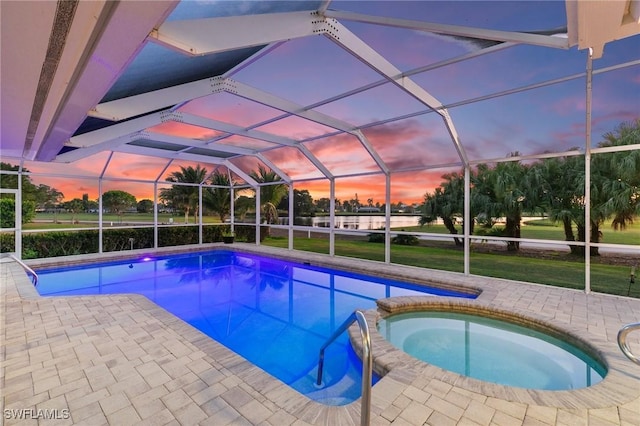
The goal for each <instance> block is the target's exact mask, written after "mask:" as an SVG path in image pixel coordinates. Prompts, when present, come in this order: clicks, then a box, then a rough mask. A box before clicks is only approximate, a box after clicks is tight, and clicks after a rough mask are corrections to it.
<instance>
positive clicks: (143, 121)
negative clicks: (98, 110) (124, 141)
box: [66, 112, 167, 148]
mask: <svg viewBox="0 0 640 426" xmlns="http://www.w3.org/2000/svg"><path fill="white" fill-rule="evenodd" d="M165 121H167V114H166V113H165V112H157V113H154V114H150V115H146V116H144V117H139V118H134V119H133V120H129V121H124V122H122V123H118V124H114V125H112V126H109V127H104V128H102V129H98V130H94V131H93V132H87V133H83V134H81V135H78V136H74V137H72V138H71V139H69V142H67V144H66V145H67V146H73V147H77V148H84V147H88V146H92V145H96V144H99V143H103V142H105V141H109V140H113V139H116V138H119V137H122V136H127V135H129V134H132V133H136V132H139V131H141V130H144V129H146V128H148V127H153V126H156V125H158V124H161V123H163V122H165Z"/></svg>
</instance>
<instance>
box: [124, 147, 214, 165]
mask: <svg viewBox="0 0 640 426" xmlns="http://www.w3.org/2000/svg"><path fill="white" fill-rule="evenodd" d="M113 151H114V152H122V153H125V154H136V155H144V156H147V157H159V158H169V159H173V160H186V161H193V162H195V163H205V164H207V163H209V164H216V165H218V164H223V163H224V160H223V159H222V158H217V157H208V156H206V155H197V154H190V153H188V152H179V153H176V152H171V151H165V150H164V149H156V148H142V147H139V146H134V145H126V144H124V145H118V146H117V147H114V149H113Z"/></svg>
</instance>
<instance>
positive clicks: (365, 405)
mask: <svg viewBox="0 0 640 426" xmlns="http://www.w3.org/2000/svg"><path fill="white" fill-rule="evenodd" d="M354 322H357V323H358V328H359V330H360V338H361V339H362V402H361V404H360V425H361V426H368V425H369V423H370V417H371V380H372V376H373V372H372V370H373V362H372V356H371V336H370V334H369V326H368V325H367V320H366V319H365V317H364V314H363V313H362V312H361V311H359V310H357V309H356V310H355V311H353V312H352V313H351V315H349V317H348V318H347V319H346V320H345V321H344V322H343V323H342V325H341V326H340V327H338V329H337V330H336V331H335V332H334V333H333V334H332V335H331V337H329V339H328V340H327V341H326V342H325V344H324V345H322V347H321V348H320V357H319V360H318V380H317V385H320V384H321V383H322V370H323V367H324V350H325V349H326V348H327V347H328V346H329V345H330V344H331V343H333V341H334V340H335V339H336V338H338V336H340V335H341V334H342V333H344V332H345V331H346V330H347V329H348V328H349V327H350V326H351V324H353V323H354Z"/></svg>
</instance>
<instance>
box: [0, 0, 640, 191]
mask: <svg viewBox="0 0 640 426" xmlns="http://www.w3.org/2000/svg"><path fill="white" fill-rule="evenodd" d="M200 3H202V4H205V3H206V2H200ZM233 4H235V3H229V7H232V6H231V5H233ZM239 4H240V3H237V4H236V7H238V5H239ZM185 8H186V6H183V5H179V6H178V8H177V9H176V10H175V11H174V15H175V18H176V19H178V18H179V17H180V16H182V15H184V14H185V13H186V12H185V10H186V9H185ZM331 9H335V10H346V11H354V12H359V13H364V14H368V15H380V16H383V15H386V16H392V17H395V18H405V19H415V20H421V21H425V22H434V23H446V24H454V25H464V26H471V27H481V28H490V29H497V30H508V31H537V30H550V29H555V28H559V27H564V26H566V12H565V3H564V1H535V2H534V1H515V2H508V1H496V2H480V1H476V2H461V1H450V2H442V3H436V2H431V1H412V2H388V1H352V2H349V1H347V2H334V3H332V4H331ZM341 22H342V24H343V25H345V26H346V27H347V28H348V29H349V30H351V31H352V32H353V33H355V34H356V35H357V36H358V37H360V38H361V39H362V40H364V41H365V42H366V43H367V44H369V45H370V46H371V47H373V48H374V49H375V50H377V51H378V52H379V53H380V54H382V55H383V56H384V57H385V58H386V59H387V60H389V61H390V62H391V63H393V65H395V66H396V67H397V68H399V69H400V70H401V71H402V72H410V71H411V70H414V69H416V68H419V67H423V66H427V65H430V64H434V63H438V62H440V61H444V60H446V59H450V58H454V57H458V56H461V55H464V54H467V53H470V52H473V51H475V50H477V49H478V46H477V45H476V44H474V43H472V42H470V41H469V40H460V39H455V38H453V37H444V36H438V35H430V34H427V33H424V32H419V31H414V30H405V29H398V28H391V27H383V26H378V25H371V24H362V23H355V22H349V21H344V20H341ZM145 49H148V50H149V51H151V52H152V51H153V50H154V49H165V48H164V47H161V46H159V45H153V44H148V45H147V47H145ZM639 59H640V38H639V37H638V36H635V37H631V38H627V39H623V40H620V41H617V42H614V43H610V44H608V45H606V47H605V52H604V56H603V57H602V58H601V59H598V60H595V61H594V70H595V72H594V78H593V106H592V108H593V116H592V126H593V128H592V134H593V138H592V145H594V146H595V145H597V143H598V142H600V141H601V140H602V135H603V134H604V133H606V132H610V131H612V130H614V129H615V128H616V126H618V125H619V124H620V123H621V122H624V121H630V120H633V119H635V118H638V117H640V65H637V64H636V65H634V66H628V67H625V68H621V69H618V70H615V71H611V72H606V73H599V72H598V71H599V70H602V69H605V68H606V67H609V66H611V65H614V64H618V63H624V62H628V61H634V60H635V61H637V60H639ZM586 63H587V52H586V51H579V50H577V49H575V48H574V49H571V50H569V51H565V50H556V49H551V48H542V47H535V46H526V45H520V46H513V47H510V48H505V49H502V50H500V51H498V52H496V53H492V54H488V55H483V56H479V57H477V58H475V59H471V60H467V61H463V62H460V63H455V64H452V65H448V66H443V67H439V68H436V69H434V70H431V71H426V72H422V73H417V74H415V75H411V78H412V79H413V81H415V82H416V83H417V84H419V85H420V86H421V87H422V88H424V89H425V90H426V91H428V92H429V93H430V94H431V95H433V96H434V97H435V98H436V99H438V100H439V101H440V102H442V103H443V104H445V105H446V106H449V114H450V116H451V118H452V120H453V122H454V125H455V129H456V131H457V133H458V134H459V136H460V140H461V143H462V145H463V147H464V149H465V151H466V154H467V156H468V158H469V159H470V160H472V161H479V160H483V159H494V158H504V157H506V156H508V155H509V153H511V152H515V151H517V152H519V153H521V154H526V155H529V154H540V153H544V152H562V151H566V150H569V149H571V148H574V147H582V148H584V146H585V136H584V133H585V111H586V110H585V105H586V101H585V99H586V95H585V79H584V77H581V78H576V79H571V80H568V81H565V82H562V83H558V84H553V85H549V86H545V87H542V88H539V89H535V90H528V91H524V92H519V93H515V94H510V95H508V96H502V97H497V98H494V99H488V100H483V101H481V102H471V103H468V102H467V101H469V100H473V99H475V98H478V97H482V96H487V95H490V94H497V93H500V92H503V91H506V90H510V89H514V88H517V87H523V86H527V85H531V84H537V83H541V82H545V81H549V80H554V79H559V78H563V77H568V76H572V75H575V74H580V73H583V72H584V71H585V68H586ZM229 77H230V78H231V79H233V80H235V81H238V82H241V83H243V84H245V85H247V86H250V87H255V88H258V89H259V90H261V91H263V92H267V93H270V94H273V95H276V96H278V97H281V98H284V99H287V100H289V101H293V102H295V103H297V104H299V105H302V106H305V107H306V106H312V107H313V109H314V110H315V111H317V112H320V113H323V114H326V115H328V116H331V117H334V118H337V119H339V120H342V121H343V122H346V123H350V124H351V125H352V126H355V127H360V126H364V128H363V129H362V132H363V134H364V135H365V136H366V138H367V139H368V140H369V142H370V143H371V145H372V146H373V148H374V149H375V150H376V151H377V152H378V153H379V155H380V157H381V158H382V160H383V161H384V162H385V163H386V164H387V166H388V167H389V168H390V170H391V171H392V177H391V185H392V194H391V200H392V202H397V201H403V202H405V203H413V202H421V201H422V199H423V196H424V194H425V192H427V191H432V190H433V188H434V187H436V186H438V184H439V183H440V181H441V176H442V175H443V174H444V173H448V172H451V171H459V170H460V167H458V166H456V167H451V166H450V165H451V164H456V163H459V162H460V158H459V156H458V153H457V151H456V149H455V147H454V145H453V143H452V142H451V138H450V136H449V133H448V130H447V128H446V127H445V126H444V124H443V121H442V119H441V118H440V116H439V115H438V114H436V113H433V112H430V113H426V114H424V113H423V114H420V113H421V112H424V111H425V110H427V109H428V108H426V107H425V105H423V104H422V103H420V102H418V101H417V100H416V99H415V98H413V97H412V96H410V95H408V94H407V93H406V92H404V91H402V90H400V89H398V88H397V87H396V86H395V85H394V84H392V83H389V82H386V83H384V84H379V85H376V86H375V87H373V88H371V89H369V90H366V91H363V92H361V93H358V94H355V95H353V96H350V97H348V98H344V99H340V100H337V101H333V102H326V100H329V99H331V98H332V97H334V96H337V95H340V94H342V93H345V92H348V91H351V90H354V89H357V88H360V87H362V86H366V85H368V84H372V83H376V82H379V81H381V80H382V77H381V76H380V75H379V74H378V73H377V72H375V71H374V70H373V69H371V68H370V67H368V66H367V65H366V64H364V63H362V62H360V61H358V60H357V59H356V58H355V57H354V56H352V55H351V54H350V53H349V52H347V51H346V50H344V49H342V48H340V47H339V46H337V45H336V44H335V43H334V42H332V41H331V40H330V39H328V38H326V37H320V36H318V37H307V38H303V39H294V40H291V41H288V42H286V43H284V44H282V45H280V46H278V47H277V48H275V49H274V50H273V51H271V52H269V54H267V55H265V56H263V57H261V58H259V59H257V60H256V61H255V62H253V63H252V64H251V65H249V66H248V67H246V68H243V69H241V70H240V71H239V72H237V73H235V74H233V75H230V76H229ZM178 111H182V112H185V113H190V114H196V115H200V116H203V117H209V118H212V119H215V120H218V121H223V122H228V123H232V124H235V125H238V126H243V127H248V126H255V124H256V123H262V122H264V121H267V120H270V119H272V118H274V117H278V116H280V115H282V112H281V111H278V110H276V109H273V108H270V107H268V106H265V105H262V104H260V103H257V102H253V101H252V100H249V99H246V98H243V97H240V96H236V95H234V94H231V93H227V92H223V93H216V94H212V95H208V96H204V97H201V98H198V99H196V100H193V101H191V102H188V103H186V104H184V105H182V106H180V107H178ZM398 117H407V118H402V119H398ZM389 119H393V120H391V121H388V122H387V121H385V120H389ZM369 123H378V124H376V125H373V126H369ZM256 130H259V131H262V132H267V133H271V134H274V135H279V136H284V137H287V138H292V139H296V140H300V139H302V140H308V141H307V142H305V146H306V147H307V148H308V149H309V150H310V151H311V152H312V153H313V154H314V155H315V156H316V157H317V158H318V159H320V160H321V161H322V162H323V163H324V164H325V165H326V167H327V168H328V169H329V171H331V172H332V173H334V174H335V175H336V176H340V175H344V174H354V173H368V172H372V171H377V170H378V167H377V165H376V164H375V162H374V160H373V159H372V157H371V156H370V155H369V154H368V153H367V151H366V150H365V149H364V148H363V146H362V145H361V144H360V142H359V141H358V139H357V138H355V137H354V136H352V135H347V134H340V135H331V134H332V133H333V132H335V129H332V128H328V127H325V126H323V125H321V124H318V123H314V122H310V121H308V120H305V119H302V118H299V117H288V118H284V119H281V120H278V121H273V122H270V123H268V124H264V125H261V126H259V127H256ZM147 132H151V133H158V134H162V135H176V136H183V137H185V136H187V137H193V138H197V139H199V140H209V139H211V138H214V137H217V136H220V132H216V131H213V130H210V129H205V128H201V127H196V126H191V125H187V124H182V123H177V122H167V123H163V124H162V125H159V126H155V127H154V128H149V129H147ZM327 135H331V136H327ZM220 143H221V144H231V145H237V146H242V147H249V148H254V149H261V148H265V147H269V146H270V145H271V144H270V143H268V142H264V141H260V140H253V139H248V138H243V137H239V136H232V137H230V138H228V139H223V140H222V141H221V142H220ZM108 156H109V154H108V153H100V154H96V155H94V156H92V157H89V158H86V159H84V160H79V161H77V162H74V163H71V164H43V163H34V162H26V163H25V167H26V168H27V169H29V170H30V171H32V172H36V173H37V174H34V176H33V177H32V181H33V182H34V183H36V184H39V183H46V184H47V185H50V186H53V187H55V188H57V189H58V190H60V191H62V192H63V193H64V195H65V200H70V199H72V198H76V197H77V198H80V197H81V196H82V194H84V193H88V194H89V196H90V198H92V199H95V198H97V197H98V183H97V179H96V178H97V176H99V175H100V173H101V172H102V169H103V168H104V165H105V164H106V161H107V158H108ZM264 156H265V157H266V158H267V159H268V160H270V161H272V162H273V163H275V164H276V165H277V166H278V167H280V169H281V170H283V171H284V172H286V173H287V174H289V176H291V177H292V178H293V179H294V180H300V179H316V178H319V177H322V173H321V172H320V171H318V170H317V169H316V168H315V167H314V166H313V165H312V164H311V163H310V162H309V161H308V160H307V159H306V158H305V157H304V156H303V155H302V154H301V153H300V152H299V151H298V150H297V149H296V148H292V147H286V148H276V149H273V150H270V151H267V152H265V153H264ZM3 161H6V160H3ZM232 162H233V163H234V164H235V165H237V166H238V167H240V168H241V169H243V170H244V171H249V170H252V169H255V168H256V167H257V165H258V164H259V163H260V162H259V161H258V160H256V159H255V158H253V157H247V158H242V159H234V160H232ZM166 164H167V160H166V159H159V158H152V157H143V156H138V155H132V154H124V153H114V154H113V157H112V159H111V161H110V163H109V167H107V169H106V172H105V177H106V178H115V179H123V178H126V179H137V180H152V181H153V180H155V179H157V178H159V180H160V181H164V179H165V178H166V176H167V175H168V174H169V173H171V172H172V171H175V170H177V169H179V166H180V165H183V166H188V165H194V164H193V163H190V162H180V161H174V162H173V163H172V164H171V166H170V167H169V168H167V169H166V170H165V171H164V173H163V172H162V171H163V169H164V168H165V166H166ZM203 166H204V167H206V168H207V169H208V170H210V171H211V170H213V168H214V167H215V166H213V165H210V164H203ZM434 166H442V167H438V168H433V167H434ZM420 168H429V169H428V170H421V171H416V170H417V169H420ZM403 170H406V171H404V172H401V171H403ZM40 173H53V174H65V175H68V174H74V175H82V176H86V177H87V178H86V179H84V178H83V179H74V180H69V179H63V178H60V177H44V176H40V175H39V174H40ZM294 187H295V188H296V189H308V190H310V192H311V193H312V195H313V197H314V198H316V199H317V198H321V197H327V196H328V195H329V184H328V181H327V180H313V181H309V182H300V183H296V184H295V186H294ZM384 188H385V179H384V175H381V174H379V175H375V176H361V177H350V178H339V179H337V180H336V196H337V198H339V199H341V200H348V199H351V198H353V197H354V196H355V194H356V193H357V194H358V197H359V199H360V201H361V202H366V200H367V199H368V198H373V199H374V203H375V202H380V203H383V202H384ZM109 189H122V190H126V191H128V192H130V193H132V194H134V195H135V196H136V197H137V198H138V199H142V198H150V199H153V184H151V183H141V182H135V183H131V182H123V181H119V180H113V181H112V180H105V181H104V183H103V190H104V191H106V190H109Z"/></svg>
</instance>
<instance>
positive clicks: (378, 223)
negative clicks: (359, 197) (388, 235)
mask: <svg viewBox="0 0 640 426" xmlns="http://www.w3.org/2000/svg"><path fill="white" fill-rule="evenodd" d="M329 220H330V218H329V216H316V217H297V218H295V220H294V225H300V226H312V227H317V228H329ZM419 220H420V215H411V216H409V215H407V216H391V227H392V228H399V227H402V226H418V221H419ZM288 224H289V218H286V217H281V218H280V225H288ZM335 225H336V228H341V229H365V230H373V229H379V228H384V226H385V217H384V216H375V215H352V216H338V215H336V216H335Z"/></svg>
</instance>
